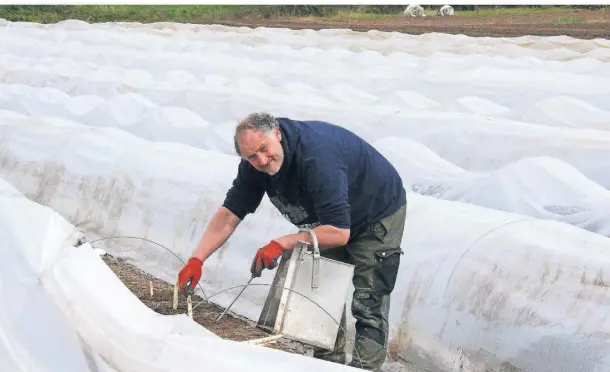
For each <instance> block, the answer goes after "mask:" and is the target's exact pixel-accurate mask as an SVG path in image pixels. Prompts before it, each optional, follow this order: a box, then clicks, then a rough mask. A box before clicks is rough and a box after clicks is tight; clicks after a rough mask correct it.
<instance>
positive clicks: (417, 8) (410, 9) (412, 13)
mask: <svg viewBox="0 0 610 372" xmlns="http://www.w3.org/2000/svg"><path fill="white" fill-rule="evenodd" d="M403 14H404V15H405V16H407V17H425V16H426V13H425V12H424V8H423V7H422V6H421V5H418V4H410V5H409V6H407V7H406V8H405V11H404V12H403Z"/></svg>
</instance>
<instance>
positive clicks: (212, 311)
mask: <svg viewBox="0 0 610 372" xmlns="http://www.w3.org/2000/svg"><path fill="white" fill-rule="evenodd" d="M102 259H103V260H104V262H105V263H106V264H107V265H108V266H109V267H110V269H112V271H113V272H114V273H115V274H116V275H117V277H118V278H119V279H120V280H121V281H122V282H123V283H124V284H125V285H126V286H127V288H129V289H130V290H131V292H133V293H134V294H135V295H136V296H137V297H138V298H139V299H140V301H142V302H143V303H144V304H146V306H148V307H149V308H151V309H152V310H154V311H156V312H157V313H160V314H164V315H169V314H186V312H187V302H186V297H185V296H184V295H182V294H180V298H179V301H178V308H177V309H176V310H174V309H173V299H174V286H173V285H172V284H168V283H166V282H164V281H162V280H160V279H157V278H155V277H154V276H152V275H150V274H148V273H146V272H144V271H142V270H140V269H138V268H137V267H135V266H133V265H131V264H129V263H126V262H125V261H123V260H122V259H120V258H115V257H112V256H110V255H108V254H106V255H104V256H103V257H102ZM151 283H152V287H153V295H152V296H151V295H150V286H151ZM202 300H203V299H202V298H201V297H199V296H193V298H192V304H193V320H194V321H196V322H197V323H199V324H201V325H203V326H204V327H205V328H207V329H208V330H210V331H212V332H213V333H215V334H216V335H218V336H220V337H222V338H226V339H230V340H234V341H247V340H254V339H258V338H263V337H268V336H271V335H270V334H268V333H266V332H263V331H262V330H260V329H258V328H256V326H255V324H254V322H252V321H250V320H248V319H244V318H241V317H238V316H234V315H232V314H231V313H230V312H229V313H227V314H226V315H225V316H224V317H223V318H222V319H221V320H220V321H218V322H217V321H216V319H217V318H218V316H219V315H220V314H222V312H223V311H224V309H223V308H221V307H219V306H217V305H215V304H212V303H208V302H203V303H202V304H201V305H198V306H197V304H198V303H199V302H200V301H202ZM264 347H271V348H275V349H281V350H284V351H287V352H291V353H297V354H303V355H307V354H308V353H310V350H311V348H310V347H308V346H305V345H303V344H300V343H297V342H293V341H290V340H286V339H281V340H279V341H278V342H273V343H268V344H265V345H264Z"/></svg>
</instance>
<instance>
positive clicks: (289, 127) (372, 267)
mask: <svg viewBox="0 0 610 372" xmlns="http://www.w3.org/2000/svg"><path fill="white" fill-rule="evenodd" d="M234 140H235V150H236V151H237V153H238V154H239V155H240V156H241V158H242V161H241V162H240V164H239V167H238V172H237V177H236V178H235V180H234V182H233V185H232V187H231V188H230V189H229V191H228V192H227V195H226V199H225V201H224V203H223V205H222V206H221V207H220V208H219V209H218V211H217V212H216V214H215V215H214V217H213V218H212V220H211V221H210V223H209V226H208V227H207V229H206V231H205V233H204V234H203V237H202V238H201V241H200V242H199V244H198V246H197V247H196V249H195V251H194V253H193V257H191V258H190V259H189V261H188V263H187V264H186V265H185V267H184V268H183V269H182V270H181V271H180V273H179V275H178V279H179V286H180V288H184V286H185V283H186V282H187V281H188V280H189V279H192V282H191V287H193V288H194V287H195V285H196V284H197V282H198V281H199V279H200V277H201V267H202V264H203V262H204V261H205V260H206V259H207V258H208V257H209V256H210V255H211V254H212V253H213V252H214V251H216V249H218V248H219V247H220V246H222V245H223V244H224V243H225V242H226V241H227V239H228V238H229V237H230V236H231V234H232V233H233V231H234V230H235V228H236V227H237V225H238V224H239V223H240V221H242V220H243V219H244V217H245V216H246V215H247V214H248V213H254V212H255V211H256V209H257V208H258V206H259V204H260V202H261V200H262V198H263V196H264V194H265V193H267V195H268V196H269V199H270V200H271V202H272V203H273V204H274V205H275V206H276V208H278V210H280V212H281V213H282V214H283V215H284V216H285V217H286V218H287V219H288V220H289V221H290V222H292V223H293V224H294V225H296V226H297V227H299V228H310V229H312V230H313V231H314V232H315V233H316V236H317V239H318V246H319V248H320V250H321V255H322V256H324V257H328V258H331V259H335V260H339V261H343V262H349V263H352V264H353V265H355V268H354V276H353V284H354V288H355V292H354V294H353V301H352V309H351V310H352V314H353V316H354V317H355V319H356V341H355V346H354V352H353V353H352V355H353V357H352V362H351V364H350V365H351V366H354V367H358V368H364V369H368V370H373V371H378V370H379V369H380V367H381V365H382V363H383V362H384V359H385V356H386V350H387V342H388V312H389V305H390V293H391V292H392V290H393V289H394V284H395V281H396V275H397V272H398V267H399V264H400V255H401V254H402V250H401V249H400V243H401V240H402V234H403V229H404V224H405V214H406V193H405V189H404V187H403V184H402V180H401V178H400V176H399V174H398V172H397V171H396V169H394V167H393V166H392V165H391V164H390V163H389V162H388V161H387V160H386V159H385V158H384V157H383V156H382V155H381V154H380V153H379V152H378V151H377V150H376V149H375V148H374V147H373V146H371V145H370V144H368V143H367V142H365V141H364V140H362V139H361V138H360V137H358V136H356V135H355V134H354V133H352V132H350V131H348V130H346V129H345V128H342V127H339V126H336V125H333V124H330V123H326V122H321V121H295V120H290V119H287V118H277V119H276V118H274V117H273V116H271V115H269V114H266V113H254V114H250V115H248V116H247V117H246V118H245V119H243V120H242V121H241V122H240V123H239V124H238V125H237V128H236V131H235V138H234ZM310 239H311V237H310V235H309V234H308V233H304V232H302V233H296V234H289V235H285V236H279V237H276V238H275V239H273V240H272V241H271V242H269V243H268V244H267V245H266V246H264V247H263V248H260V249H259V250H258V251H257V252H256V255H255V257H254V259H253V262H252V267H251V272H252V275H253V276H260V275H261V272H262V270H263V269H264V268H266V269H272V268H274V267H275V264H276V263H275V262H274V261H275V260H276V259H277V258H278V257H279V256H281V255H282V253H283V252H284V251H285V250H287V249H292V248H293V247H294V245H295V243H296V242H297V241H298V240H301V241H305V242H310V243H311V240H310ZM345 323H346V321H345V310H344V313H343V318H342V320H341V326H342V327H343V328H345ZM345 341H346V339H345V333H344V332H342V331H340V332H339V335H338V336H337V341H336V345H335V348H334V350H332V351H327V350H321V349H316V350H315V351H314V357H317V358H320V359H325V360H329V361H333V362H337V363H342V364H345V352H344V347H345Z"/></svg>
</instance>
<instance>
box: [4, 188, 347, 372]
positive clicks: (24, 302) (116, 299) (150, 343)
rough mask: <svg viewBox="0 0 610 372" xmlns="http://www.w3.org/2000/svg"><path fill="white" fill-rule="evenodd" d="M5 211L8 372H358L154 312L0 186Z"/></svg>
mask: <svg viewBox="0 0 610 372" xmlns="http://www.w3.org/2000/svg"><path fill="white" fill-rule="evenodd" d="M0 206H1V208H0V221H1V223H0V241H1V243H0V244H1V245H0V248H1V250H0V252H1V253H2V259H1V260H0V279H1V281H0V283H2V285H1V286H0V300H1V302H0V304H1V305H2V316H0V369H1V370H2V371H11V372H17V371H24V372H25V371H28V372H47V371H49V372H51V371H53V372H60V371H83V372H85V371H95V372H114V371H159V372H161V371H164V372H165V371H167V372H169V371H185V370H199V369H201V368H203V369H204V370H212V371H246V370H250V368H251V366H252V365H256V366H258V367H259V368H262V369H264V370H266V371H267V370H268V371H278V372H279V371H286V370H288V369H289V370H291V371H312V370H319V371H329V372H333V371H337V372H339V371H351V370H353V371H356V369H354V368H350V367H347V366H341V365H338V364H334V363H327V362H323V361H320V360H317V359H313V358H308V357H304V356H301V355H298V354H292V353H286V352H282V351H280V350H275V349H270V348H264V347H261V346H255V345H249V344H246V343H240V342H234V341H229V340H224V339H222V338H220V337H218V336H216V335H215V334H213V333H211V332H210V331H208V330H206V329H205V328H203V327H201V326H199V325H198V324H196V323H195V322H193V321H192V320H191V319H190V318H188V317H187V316H186V315H185V314H182V315H169V316H168V315H161V314H158V313H155V312H154V311H153V310H151V309H149V308H148V307H147V306H146V305H144V304H143V303H142V302H141V301H140V300H139V299H138V298H137V297H136V296H135V295H134V294H132V293H131V292H130V291H129V289H128V288H127V287H125V286H124V285H123V283H121V281H120V280H119V279H118V277H117V276H116V275H115V274H114V273H113V272H112V270H111V269H110V268H109V267H108V266H107V265H106V264H105V263H104V262H103V261H102V260H101V258H100V257H99V255H98V254H97V253H96V252H95V250H94V249H92V247H91V245H90V244H89V243H86V244H84V245H80V246H78V247H76V248H75V247H74V246H75V245H77V241H78V238H79V237H80V236H81V234H80V233H79V232H78V230H77V229H76V228H75V227H74V226H73V225H71V224H70V223H69V222H67V221H66V220H65V219H64V218H63V217H61V216H60V215H59V214H57V213H56V212H54V211H52V210H51V209H50V208H48V207H44V206H41V205H39V204H36V203H34V202H32V201H30V200H28V199H26V198H25V197H24V196H22V195H21V194H20V193H18V192H17V191H16V190H15V189H14V188H13V187H12V186H11V185H9V184H8V183H6V182H5V181H4V180H1V179H0ZM86 350H94V352H95V353H94V354H93V356H91V355H90V354H89V353H88V352H87V351H86ZM106 362H107V363H106ZM110 366H112V367H110Z"/></svg>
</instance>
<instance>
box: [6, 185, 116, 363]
mask: <svg viewBox="0 0 610 372" xmlns="http://www.w3.org/2000/svg"><path fill="white" fill-rule="evenodd" d="M79 235H80V234H78V232H77V231H76V229H75V228H74V227H73V226H72V225H71V224H70V223H68V222H67V221H66V220H65V219H64V218H62V217H61V216H59V215H58V214H57V213H55V212H54V211H52V210H51V209H50V208H48V207H44V206H41V205H38V204H35V203H33V202H31V201H29V200H28V199H26V198H25V197H23V196H22V195H21V194H20V193H19V192H18V191H17V190H16V189H15V188H14V187H13V186H12V185H10V184H9V183H7V182H5V181H4V180H2V179H0V254H1V257H2V259H0V308H2V311H1V312H0V370H1V371H11V372H13V371H14V372H21V371H23V372H26V371H27V372H63V371H83V372H86V371H92V372H93V371H100V372H102V371H108V372H111V371H114V370H113V369H111V368H110V367H108V366H107V365H106V363H105V362H104V361H103V360H101V359H100V358H99V357H98V356H97V355H96V354H95V353H94V354H93V355H92V354H91V353H90V352H89V348H88V347H87V345H86V343H85V344H83V343H82V342H81V340H80V339H79V337H78V332H76V331H75V329H74V328H73V327H72V326H71V324H70V319H69V314H67V313H65V312H63V311H62V309H61V308H60V306H58V304H57V302H56V301H55V300H56V299H55V298H54V297H53V296H52V295H51V294H49V293H48V287H47V283H48V282H47V280H49V278H51V277H52V276H53V273H52V271H53V267H54V266H55V265H56V264H57V262H58V261H61V260H62V259H63V255H64V254H65V252H64V249H66V248H68V247H69V246H70V245H71V244H74V243H75V242H76V240H77V239H78V237H79Z"/></svg>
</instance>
